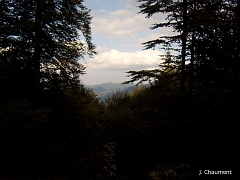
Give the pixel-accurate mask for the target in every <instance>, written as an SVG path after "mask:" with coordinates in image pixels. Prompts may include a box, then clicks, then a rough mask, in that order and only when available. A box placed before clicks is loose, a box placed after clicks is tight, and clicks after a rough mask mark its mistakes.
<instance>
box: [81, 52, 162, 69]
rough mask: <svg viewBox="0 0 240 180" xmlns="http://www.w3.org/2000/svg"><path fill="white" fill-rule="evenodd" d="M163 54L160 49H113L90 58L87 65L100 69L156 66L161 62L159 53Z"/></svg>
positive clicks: (90, 67)
mask: <svg viewBox="0 0 240 180" xmlns="http://www.w3.org/2000/svg"><path fill="white" fill-rule="evenodd" d="M162 54H163V53H162V52H160V51H158V50H154V51H153V50H145V51H135V52H119V51H118V50H115V49H111V50H110V51H107V52H103V53H99V54H98V55H96V56H95V57H94V58H91V59H89V60H88V61H87V62H86V64H85V65H86V66H87V67H88V68H87V69H98V70H102V69H105V70H106V69H107V70H116V69H128V70H134V69H139V68H143V69H146V68H155V67H157V65H158V64H159V63H160V57H159V55H162Z"/></svg>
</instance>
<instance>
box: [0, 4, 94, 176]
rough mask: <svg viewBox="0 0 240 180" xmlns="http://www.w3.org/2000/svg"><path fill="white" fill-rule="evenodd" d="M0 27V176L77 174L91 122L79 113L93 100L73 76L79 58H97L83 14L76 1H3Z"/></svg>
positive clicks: (88, 20)
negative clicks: (2, 167)
mask: <svg viewBox="0 0 240 180" xmlns="http://www.w3.org/2000/svg"><path fill="white" fill-rule="evenodd" d="M0 24H1V25H0V65H1V66H0V86H1V89H0V94H1V95H0V121H1V122H0V124H1V126H0V130H1V144H2V147H3V148H1V149H0V153H1V157H0V158H1V159H2V161H1V165H2V166H3V165H4V169H1V172H0V174H1V173H2V172H4V173H6V174H7V175H9V174H11V172H14V173H15V174H16V176H15V177H13V179H14V178H15V179H21V178H23V179H27V178H30V179H33V178H34V177H36V178H37V179H38V178H47V179H48V178H52V177H53V176H68V177H70V174H71V171H72V172H73V171H74V170H73V169H74V168H76V167H77V166H78V168H79V169H84V166H83V164H84V165H85V164H86V163H85V162H84V161H83V160H82V161H81V160H79V159H81V158H82V159H83V156H85V155H86V151H85V150H84V147H86V146H87V145H86V144H85V140H83V139H87V140H86V141H89V142H90V141H91V138H90V137H91V136H90V134H88V133H90V132H92V129H91V128H92V125H93V124H94V122H95V121H94V120H93V119H94V118H93V117H92V119H91V120H90V118H89V120H88V121H86V118H87V117H89V114H87V113H86V112H88V111H90V110H88V111H87V110H86V109H87V108H88V106H89V104H93V103H96V102H97V99H96V97H94V95H93V94H92V92H91V91H90V90H88V89H87V88H86V87H85V86H84V85H82V84H81V81H80V79H79V76H80V75H81V74H83V73H84V70H85V67H84V66H83V65H81V64H80V62H79V60H81V59H82V58H84V56H85V55H89V56H93V55H94V54H96V52H95V45H94V44H93V43H92V39H91V28H90V24H91V16H90V10H89V9H87V8H86V7H85V6H84V5H83V1H82V0H49V1H45V0H3V1H0ZM83 38H84V39H83ZM92 111H93V110H91V112H92ZM91 112H89V113H90V114H91ZM92 123H93V124H92ZM92 134H94V133H92ZM88 138H89V139H88ZM82 154H84V155H82ZM76 159H78V160H76ZM76 161H77V162H76ZM86 161H87V160H86ZM76 169H77V168H76ZM10 171H11V172H10ZM30 172H31V173H30ZM43 172H45V173H43ZM54 173H55V175H54ZM77 173H78V172H77ZM77 173H76V172H74V173H73V175H72V177H74V176H77V175H76V174H77ZM78 179H79V177H78ZM83 179H84V178H83Z"/></svg>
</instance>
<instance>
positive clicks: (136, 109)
mask: <svg viewBox="0 0 240 180" xmlns="http://www.w3.org/2000/svg"><path fill="white" fill-rule="evenodd" d="M138 2H140V3H141V5H140V6H139V13H141V14H145V15H146V18H151V16H153V15H154V14H158V13H159V14H166V15H167V18H166V22H165V23H162V22H156V23H155V24H153V26H152V27H150V28H151V29H153V30H154V29H158V28H162V27H171V28H172V29H173V31H174V32H176V33H177V35H174V36H164V37H159V38H158V39H154V40H151V39H150V40H149V41H148V42H143V46H144V49H155V48H162V49H163V50H164V52H165V55H164V56H162V58H163V60H164V61H163V63H161V64H159V66H158V67H156V69H155V70H141V71H129V72H127V74H128V77H129V81H126V82H123V83H125V84H129V83H137V84H139V86H137V87H136V88H135V89H134V91H133V93H123V92H117V93H115V94H113V96H111V97H109V98H107V99H106V100H105V101H104V102H100V101H99V98H98V97H97V95H96V94H95V93H94V92H93V90H92V89H91V88H88V87H86V86H85V85H84V84H83V83H82V81H81V75H83V74H85V73H87V70H86V67H85V66H84V65H82V64H80V63H79V59H83V58H84V57H85V56H89V57H93V56H94V55H96V54H97V52H96V50H95V48H96V46H95V44H94V43H93V42H92V31H91V20H92V16H91V10H90V9H88V8H87V7H85V6H84V5H83V0H48V1H46V0H1V1H0V144H1V146H0V179H3V180H4V179H7V180H34V179H35V180H45V179H46V180H69V179H70V180H106V179H108V180H110V179H111V180H120V179H121V180H192V179H194V180H195V179H233V176H235V177H236V176H239V175H238V174H237V172H238V171H239V170H237V169H236V166H237V165H238V164H239V162H238V161H237V160H238V159H239V152H240V151H239V145H237V144H238V143H237V139H239V138H237V137H239V135H238V134H239V130H238V128H237V127H238V126H237V122H238V120H240V103H239V102H240V96H239V92H240V0H191V1H189V0H179V1H174V0H138ZM83 38H84V42H83V41H82V40H80V39H83ZM143 82H147V83H149V84H150V86H149V87H147V86H144V85H141V84H142V83H143ZM200 170H201V171H202V172H204V170H206V171H207V172H210V173H211V172H213V173H214V172H215V173H216V174H201V175H199V171H200ZM217 171H227V172H229V173H228V174H217Z"/></svg>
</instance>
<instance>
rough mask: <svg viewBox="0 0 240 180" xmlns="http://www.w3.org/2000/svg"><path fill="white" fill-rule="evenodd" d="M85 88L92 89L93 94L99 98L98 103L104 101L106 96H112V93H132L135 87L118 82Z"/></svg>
mask: <svg viewBox="0 0 240 180" xmlns="http://www.w3.org/2000/svg"><path fill="white" fill-rule="evenodd" d="M87 87H90V88H92V89H93V92H95V93H96V94H97V95H98V97H99V98H100V101H104V99H106V98H107V97H108V96H110V97H111V96H112V94H113V93H115V92H117V91H120V92H123V91H126V92H128V93H131V92H133V90H134V87H135V85H133V84H122V83H118V82H114V83H113V82H106V83H102V84H97V85H87Z"/></svg>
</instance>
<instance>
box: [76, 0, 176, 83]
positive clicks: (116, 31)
mask: <svg viewBox="0 0 240 180" xmlns="http://www.w3.org/2000/svg"><path fill="white" fill-rule="evenodd" d="M84 5H85V6H86V7H87V8H89V9H91V16H92V17H93V18H92V23H91V28H92V37H93V38H92V42H93V43H94V44H95V45H96V47H97V48H96V51H97V52H98V54H97V55H95V56H94V57H93V58H88V57H86V58H85V59H84V60H82V61H81V62H80V63H82V64H84V65H85V66H86V74H85V75H83V76H81V77H80V78H81V79H82V81H83V84H86V85H89V84H92V85H93V84H100V83H105V82H119V83H122V82H124V81H127V80H130V77H126V76H127V75H128V74H127V73H126V72H128V71H139V70H143V69H144V70H147V69H156V68H157V67H158V65H159V64H160V63H161V60H160V59H161V58H160V57H159V55H162V54H165V53H166V52H164V51H163V50H162V49H159V48H156V49H155V50H143V49H144V46H143V45H142V43H144V42H147V41H150V40H154V39H157V38H159V37H160V36H164V35H171V34H173V32H172V31H171V29H167V28H161V29H156V30H150V27H151V26H152V24H154V23H160V22H164V21H165V16H164V15H161V14H156V15H154V16H152V17H151V18H145V16H146V15H145V14H140V13H138V12H139V11H140V9H139V7H137V6H139V5H140V3H138V2H137V0H85V2H84Z"/></svg>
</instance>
